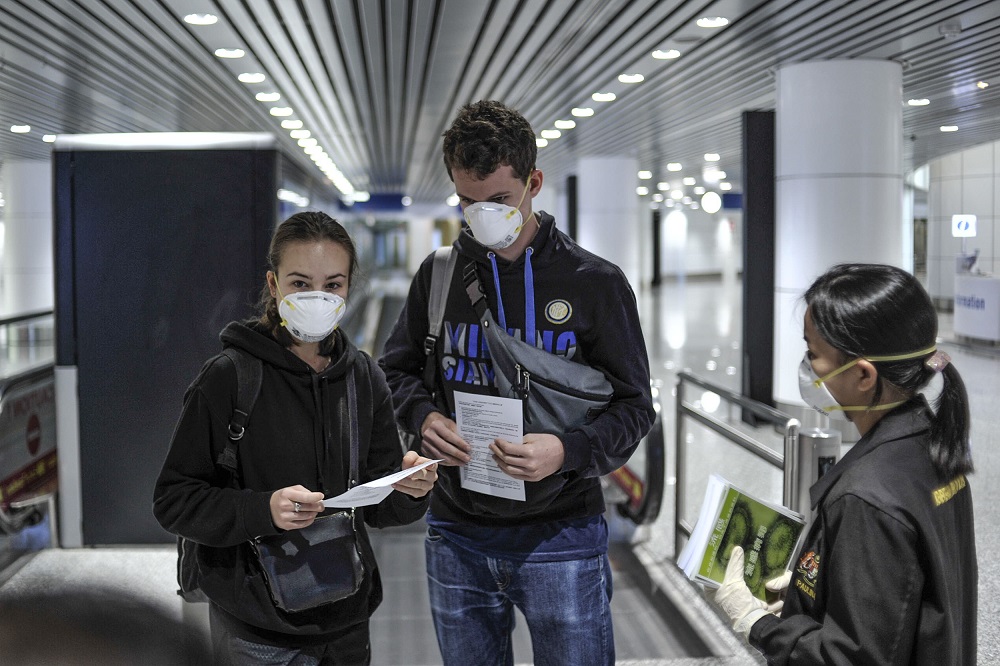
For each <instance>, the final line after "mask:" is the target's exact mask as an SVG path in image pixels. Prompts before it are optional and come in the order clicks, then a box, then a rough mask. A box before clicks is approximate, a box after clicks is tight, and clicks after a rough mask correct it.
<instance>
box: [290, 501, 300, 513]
mask: <svg viewBox="0 0 1000 666" xmlns="http://www.w3.org/2000/svg"><path fill="white" fill-rule="evenodd" d="M292 505H293V506H292V510H293V511H294V512H295V513H298V512H299V511H300V510H301V509H302V505H301V504H300V503H299V502H292Z"/></svg>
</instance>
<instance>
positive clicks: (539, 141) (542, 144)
mask: <svg viewBox="0 0 1000 666" xmlns="http://www.w3.org/2000/svg"><path fill="white" fill-rule="evenodd" d="M535 145H536V146H538V147H539V148H544V147H545V146H547V145H549V140H548V139H539V138H536V139H535Z"/></svg>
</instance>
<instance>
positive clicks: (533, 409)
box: [463, 263, 614, 434]
mask: <svg viewBox="0 0 1000 666" xmlns="http://www.w3.org/2000/svg"><path fill="white" fill-rule="evenodd" d="M463 278H464V282H465V289H466V292H467V293H468V295H469V300H470V301H471V302H472V307H473V309H474V310H475V311H476V316H477V317H478V318H479V323H480V324H481V325H482V328H483V335H485V336H486V344H487V346H489V349H490V357H491V358H492V359H493V369H494V371H495V372H496V386H497V389H498V390H499V391H500V395H501V396H502V397H505V398H519V399H520V400H521V401H522V403H523V407H524V431H525V432H546V433H552V434H561V433H564V432H566V431H567V430H569V429H571V428H574V427H576V426H580V425H583V424H585V423H588V422H590V421H592V420H593V419H594V418H596V417H597V416H598V415H600V414H601V413H602V412H604V411H605V410H606V409H607V408H608V405H609V404H610V402H611V398H612V396H613V394H614V390H613V388H612V386H611V382H609V381H608V378H607V377H605V376H604V373H603V372H601V371H600V370H598V369H597V368H592V367H590V366H588V365H583V364H582V363H576V362H574V361H570V360H568V359H565V358H563V357H561V356H556V355H555V354H550V353H549V352H547V351H545V350H544V349H539V348H538V347H535V346H534V345H529V344H527V343H526V342H523V341H521V340H518V339H517V338H514V337H512V336H510V335H508V334H507V332H506V331H502V330H500V327H499V326H498V325H497V323H496V322H495V321H494V319H493V315H492V313H490V310H489V307H488V306H487V303H486V295H485V293H484V291H483V289H482V286H481V285H480V283H479V277H478V276H477V275H476V266H475V264H474V263H470V264H468V265H467V266H466V267H465V272H464V274H463Z"/></svg>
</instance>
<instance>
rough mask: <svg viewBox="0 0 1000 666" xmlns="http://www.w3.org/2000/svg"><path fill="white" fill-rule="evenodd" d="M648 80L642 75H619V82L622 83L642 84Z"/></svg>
mask: <svg viewBox="0 0 1000 666" xmlns="http://www.w3.org/2000/svg"><path fill="white" fill-rule="evenodd" d="M645 80H646V77H644V76H643V75H642V74H619V75H618V81H619V82H620V83H642V82H643V81H645Z"/></svg>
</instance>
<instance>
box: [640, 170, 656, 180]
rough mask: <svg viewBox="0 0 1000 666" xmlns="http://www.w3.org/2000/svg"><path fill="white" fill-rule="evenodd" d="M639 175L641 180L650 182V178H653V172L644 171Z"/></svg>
mask: <svg viewBox="0 0 1000 666" xmlns="http://www.w3.org/2000/svg"><path fill="white" fill-rule="evenodd" d="M638 175H639V180H649V179H650V178H652V177H653V172H652V171H646V170H642V171H640V172H639V174H638Z"/></svg>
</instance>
